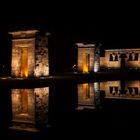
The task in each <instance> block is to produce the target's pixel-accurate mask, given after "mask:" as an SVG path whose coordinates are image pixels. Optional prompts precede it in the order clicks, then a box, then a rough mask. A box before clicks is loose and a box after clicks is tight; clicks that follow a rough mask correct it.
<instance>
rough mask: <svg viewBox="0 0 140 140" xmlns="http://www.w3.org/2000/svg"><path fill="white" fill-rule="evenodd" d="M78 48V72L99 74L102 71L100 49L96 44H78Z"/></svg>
mask: <svg viewBox="0 0 140 140" xmlns="http://www.w3.org/2000/svg"><path fill="white" fill-rule="evenodd" d="M77 47H78V60H77V65H78V69H77V70H78V72H83V73H88V72H98V71H99V69H100V55H99V53H100V52H99V51H100V50H99V48H98V46H96V44H83V43H77Z"/></svg>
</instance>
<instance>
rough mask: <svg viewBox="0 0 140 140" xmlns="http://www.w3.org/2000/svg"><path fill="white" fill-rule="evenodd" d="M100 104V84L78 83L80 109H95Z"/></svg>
mask: <svg viewBox="0 0 140 140" xmlns="http://www.w3.org/2000/svg"><path fill="white" fill-rule="evenodd" d="M98 104H99V84H98V83H83V84H78V109H84V108H87V109H93V108H95V107H96V105H98Z"/></svg>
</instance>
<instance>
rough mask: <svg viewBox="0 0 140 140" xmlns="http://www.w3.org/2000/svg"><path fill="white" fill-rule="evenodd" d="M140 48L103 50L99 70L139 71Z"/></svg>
mask: <svg viewBox="0 0 140 140" xmlns="http://www.w3.org/2000/svg"><path fill="white" fill-rule="evenodd" d="M139 61H140V48H137V49H134V48H132V49H110V50H105V57H104V58H102V59H101V61H100V67H101V68H109V69H120V68H121V69H123V68H125V69H129V68H135V69H140V63H139Z"/></svg>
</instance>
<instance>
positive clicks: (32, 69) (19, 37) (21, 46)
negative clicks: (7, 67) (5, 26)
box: [10, 30, 49, 77]
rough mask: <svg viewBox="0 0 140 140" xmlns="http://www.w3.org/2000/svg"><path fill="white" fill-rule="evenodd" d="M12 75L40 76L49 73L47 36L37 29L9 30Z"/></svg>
mask: <svg viewBox="0 0 140 140" xmlns="http://www.w3.org/2000/svg"><path fill="white" fill-rule="evenodd" d="M10 34H12V36H13V39H12V64H11V66H12V69H11V72H12V76H13V77H33V76H35V77H40V76H47V75H49V61H48V37H47V35H46V34H44V35H40V33H39V31H37V30H29V31H17V32H11V33H10Z"/></svg>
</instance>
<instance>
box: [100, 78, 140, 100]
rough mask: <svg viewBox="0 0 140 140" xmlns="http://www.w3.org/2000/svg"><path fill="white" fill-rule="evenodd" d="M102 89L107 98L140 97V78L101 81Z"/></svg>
mask: <svg viewBox="0 0 140 140" xmlns="http://www.w3.org/2000/svg"><path fill="white" fill-rule="evenodd" d="M100 90H102V91H105V97H106V98H124V99H140V81H139V80H127V81H106V82H100Z"/></svg>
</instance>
